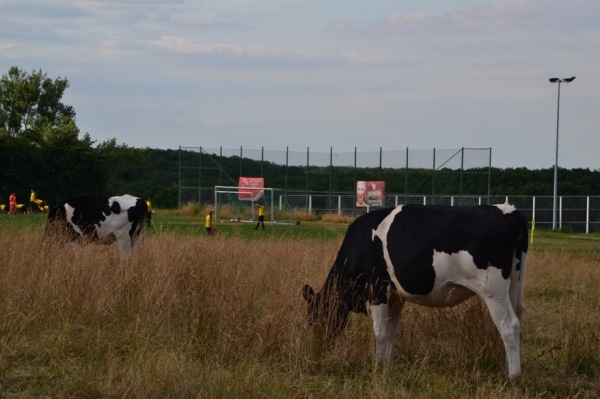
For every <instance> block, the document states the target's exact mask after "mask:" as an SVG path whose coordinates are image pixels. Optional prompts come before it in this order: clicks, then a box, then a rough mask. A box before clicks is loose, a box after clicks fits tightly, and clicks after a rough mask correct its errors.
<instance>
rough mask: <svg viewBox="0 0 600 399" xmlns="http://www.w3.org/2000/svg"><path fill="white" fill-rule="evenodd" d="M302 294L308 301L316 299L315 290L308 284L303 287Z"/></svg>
mask: <svg viewBox="0 0 600 399" xmlns="http://www.w3.org/2000/svg"><path fill="white" fill-rule="evenodd" d="M302 296H303V297H304V299H305V300H306V302H308V303H310V302H312V301H314V300H315V291H314V290H313V289H312V287H311V286H310V285H308V284H306V285H304V288H302Z"/></svg>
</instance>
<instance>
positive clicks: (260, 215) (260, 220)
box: [254, 201, 265, 230]
mask: <svg viewBox="0 0 600 399" xmlns="http://www.w3.org/2000/svg"><path fill="white" fill-rule="evenodd" d="M256 205H257V206H258V223H256V227H255V228H254V230H258V226H259V225H261V224H262V229H263V230H264V229H265V206H264V205H263V203H262V202H260V201H259V202H258V204H256Z"/></svg>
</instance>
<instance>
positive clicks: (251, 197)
mask: <svg viewBox="0 0 600 399" xmlns="http://www.w3.org/2000/svg"><path fill="white" fill-rule="evenodd" d="M238 188H239V191H238V198H239V199H240V200H242V201H256V200H257V199H259V198H260V197H262V196H263V193H264V190H263V188H265V179H264V177H240V180H239V182H238Z"/></svg>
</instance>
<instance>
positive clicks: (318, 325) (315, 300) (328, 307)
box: [302, 285, 350, 339]
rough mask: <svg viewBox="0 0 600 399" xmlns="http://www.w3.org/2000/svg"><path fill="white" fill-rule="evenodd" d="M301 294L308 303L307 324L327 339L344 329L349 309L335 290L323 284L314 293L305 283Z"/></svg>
mask: <svg viewBox="0 0 600 399" xmlns="http://www.w3.org/2000/svg"><path fill="white" fill-rule="evenodd" d="M302 296H304V299H305V300H306V302H307V304H308V311H307V321H308V325H309V326H311V327H313V328H315V330H317V331H318V333H320V334H321V335H322V336H324V337H325V338H328V339H333V338H335V337H337V336H338V335H340V334H341V333H342V332H343V331H344V328H346V324H347V323H348V315H349V313H350V310H349V309H348V306H347V305H346V303H345V302H344V301H343V300H342V299H341V298H340V296H339V295H338V292H337V290H335V289H331V287H328V286H325V287H324V288H323V290H322V291H321V292H319V293H315V291H314V290H313V289H312V287H311V286H309V285H305V286H304V288H303V289H302Z"/></svg>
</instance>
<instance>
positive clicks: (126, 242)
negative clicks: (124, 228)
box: [117, 234, 132, 258]
mask: <svg viewBox="0 0 600 399" xmlns="http://www.w3.org/2000/svg"><path fill="white" fill-rule="evenodd" d="M117 242H118V243H119V248H121V257H123V258H127V257H129V255H130V254H131V246H132V241H131V237H129V235H128V234H121V235H120V236H119V237H117Z"/></svg>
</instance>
